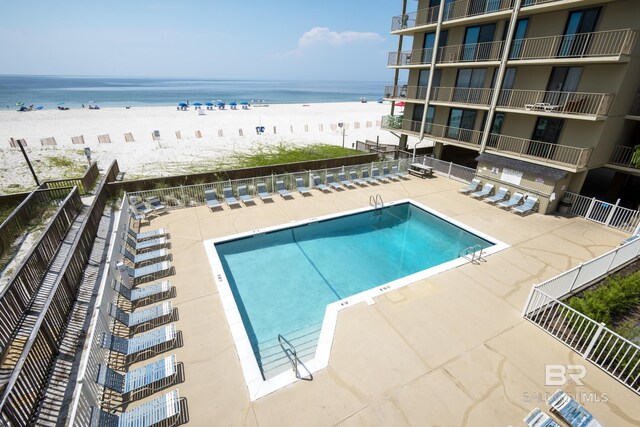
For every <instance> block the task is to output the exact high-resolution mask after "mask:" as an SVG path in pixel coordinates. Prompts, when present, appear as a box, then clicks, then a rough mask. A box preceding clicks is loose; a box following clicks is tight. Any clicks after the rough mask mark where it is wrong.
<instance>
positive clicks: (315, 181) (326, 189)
mask: <svg viewBox="0 0 640 427" xmlns="http://www.w3.org/2000/svg"><path fill="white" fill-rule="evenodd" d="M313 186H314V187H315V188H317V189H318V190H320V191H322V192H323V193H324V192H329V193H330V192H331V189H330V188H329V187H327V186H326V185H324V184H323V183H322V181H320V177H319V176H318V175H314V176H313Z"/></svg>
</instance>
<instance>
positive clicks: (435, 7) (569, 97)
mask: <svg viewBox="0 0 640 427" xmlns="http://www.w3.org/2000/svg"><path fill="white" fill-rule="evenodd" d="M411 3H412V4H413V2H411ZM639 29H640V1H638V0H609V1H606V0H605V1H603V0H457V1H451V0H419V1H418V2H417V9H416V11H414V12H407V0H403V2H402V13H401V14H400V15H398V16H394V17H393V18H392V26H391V34H393V35H397V36H398V50H397V51H394V52H390V53H389V57H388V64H387V65H388V67H389V68H391V69H394V70H395V79H394V82H393V84H392V85H390V86H387V87H385V90H384V98H385V99H386V100H389V101H392V107H391V112H390V114H389V115H388V116H386V117H383V119H382V127H383V129H386V130H388V131H390V132H393V133H394V134H396V135H397V136H398V137H399V138H400V147H401V148H404V149H412V148H413V145H414V144H415V143H413V142H412V143H411V144H409V146H408V144H407V137H408V136H413V137H415V138H417V141H418V143H422V142H423V141H429V142H431V143H432V144H433V146H434V148H433V154H434V156H435V157H436V158H440V159H445V160H453V161H457V162H459V163H463V164H469V165H471V166H477V171H478V172H477V174H478V175H479V176H480V177H481V178H482V179H483V180H484V181H489V182H493V183H494V184H496V187H497V186H498V185H502V186H507V187H508V188H509V189H510V191H524V192H527V193H529V194H535V195H536V196H538V197H539V199H540V208H539V211H540V212H542V213H549V212H553V211H555V209H556V207H557V205H558V202H559V201H560V200H561V198H562V196H563V194H564V192H565V191H572V192H578V193H579V192H580V191H581V190H582V189H583V186H584V185H585V181H586V180H587V178H588V177H589V176H590V173H591V174H592V176H593V177H599V178H598V180H599V181H602V180H608V181H610V182H609V183H606V185H605V187H606V188H607V192H608V193H609V195H610V198H611V197H613V198H615V197H618V196H620V195H621V194H622V193H623V192H624V191H623V190H624V188H625V186H626V187H628V185H629V182H630V181H629V179H631V185H635V184H633V183H634V182H636V183H637V182H638V181H639V180H640V160H639V159H637V158H634V157H633V152H634V151H633V150H634V148H633V147H634V146H636V145H638V144H640V139H639V135H640V131H639V130H640V126H638V125H639V124H640V123H639V122H638V120H640V117H639V115H640V112H639V110H640V101H638V88H639V86H640V49H639V45H640V43H638V42H637V38H638V32H639V31H638V30H639ZM407 47H408V48H407ZM401 76H402V77H403V78H404V79H406V81H404V79H401ZM401 80H403V81H401ZM400 101H402V102H404V109H403V110H399V108H398V106H397V105H396V104H397V103H399V102H400ZM401 105H402V104H401ZM415 138H414V139H412V140H415ZM602 170H606V172H607V173H604V174H599V173H597V171H602ZM602 176H604V178H602ZM631 199H633V197H631ZM639 202H640V200H629V201H628V204H630V205H631V206H629V207H633V208H637V205H636V206H633V205H634V204H637V203H639Z"/></svg>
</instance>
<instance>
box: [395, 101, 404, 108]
mask: <svg viewBox="0 0 640 427" xmlns="http://www.w3.org/2000/svg"><path fill="white" fill-rule="evenodd" d="M396 107H404V102H402V101H400V102H396Z"/></svg>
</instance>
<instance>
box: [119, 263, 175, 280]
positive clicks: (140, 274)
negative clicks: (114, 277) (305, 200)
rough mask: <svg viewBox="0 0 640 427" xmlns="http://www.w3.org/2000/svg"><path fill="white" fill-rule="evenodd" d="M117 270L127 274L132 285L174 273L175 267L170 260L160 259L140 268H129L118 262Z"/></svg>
mask: <svg viewBox="0 0 640 427" xmlns="http://www.w3.org/2000/svg"><path fill="white" fill-rule="evenodd" d="M118 270H119V271H120V275H123V274H127V275H128V276H129V277H130V278H131V281H132V283H133V284H134V285H137V284H139V283H144V282H148V281H149V280H156V279H161V278H163V277H166V276H171V275H172V274H174V273H175V268H174V267H172V266H171V262H169V261H162V262H159V263H156V264H150V265H146V266H144V267H140V268H131V267H127V266H126V265H124V264H122V263H118Z"/></svg>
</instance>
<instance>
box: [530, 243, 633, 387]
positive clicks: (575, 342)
mask: <svg viewBox="0 0 640 427" xmlns="http://www.w3.org/2000/svg"><path fill="white" fill-rule="evenodd" d="M639 256H640V239H635V240H633V241H631V242H629V243H626V244H624V245H622V246H620V247H618V248H616V249H614V250H612V251H609V252H607V253H605V254H603V255H601V256H599V257H597V258H594V259H592V260H591V261H589V262H586V263H584V264H581V265H579V266H578V267H576V268H574V269H571V270H569V271H566V272H564V273H562V274H560V275H558V276H556V277H554V278H552V279H549V280H547V281H546V282H543V283H540V284H539V285H536V286H534V287H533V288H532V289H531V293H530V294H529V298H528V300H527V302H526V304H525V306H524V309H523V312H522V315H523V317H524V318H525V319H527V320H529V321H531V322H532V323H534V324H536V325H537V326H539V327H540V328H542V329H543V330H545V331H547V332H548V333H549V334H551V335H553V336H554V337H556V338H557V339H558V340H560V341H562V342H563V343H564V344H566V345H567V346H568V347H570V348H572V349H573V350H575V351H576V352H577V353H579V354H580V355H581V356H582V357H584V358H585V359H587V360H590V361H591V362H593V363H594V364H596V365H597V366H599V367H600V368H602V369H603V370H604V371H605V372H607V373H608V374H610V375H611V376H612V377H614V378H615V379H617V380H618V381H620V382H621V383H623V384H624V385H625V386H627V387H629V388H630V389H631V390H633V391H634V392H636V393H638V394H640V347H639V346H638V345H637V344H635V343H633V342H631V341H629V340H627V339H626V338H624V337H622V336H620V335H618V334H617V333H615V332H613V331H612V330H610V329H608V328H607V327H606V326H605V324H604V323H598V322H596V321H595V320H593V319H590V318H588V317H587V316H585V315H583V314H582V313H579V312H577V311H576V310H574V309H573V308H571V307H569V306H568V305H566V304H564V303H562V302H561V301H560V299H561V298H564V297H566V296H569V295H572V294H573V293H574V292H576V291H577V290H579V289H581V288H583V287H585V286H587V285H589V284H591V283H593V282H594V281H595V280H596V279H599V278H601V277H604V276H607V275H609V274H610V273H611V272H612V271H615V270H616V269H617V268H619V267H620V266H622V265H623V264H625V263H627V262H629V261H632V260H634V259H636V258H637V257H639Z"/></svg>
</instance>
